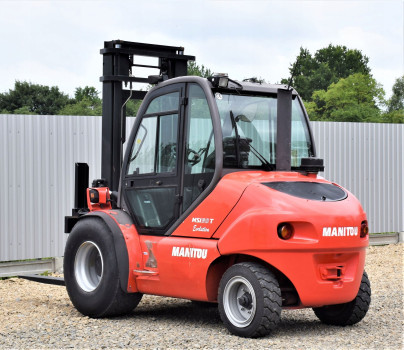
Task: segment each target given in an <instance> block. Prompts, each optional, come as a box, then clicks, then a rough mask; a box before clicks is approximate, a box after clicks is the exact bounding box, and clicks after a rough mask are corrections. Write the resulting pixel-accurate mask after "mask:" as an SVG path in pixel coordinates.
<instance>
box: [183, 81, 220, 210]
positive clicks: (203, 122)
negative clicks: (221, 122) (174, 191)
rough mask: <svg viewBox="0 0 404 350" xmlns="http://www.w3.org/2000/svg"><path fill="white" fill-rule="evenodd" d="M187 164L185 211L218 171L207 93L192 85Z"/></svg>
mask: <svg viewBox="0 0 404 350" xmlns="http://www.w3.org/2000/svg"><path fill="white" fill-rule="evenodd" d="M188 100H189V102H188V113H187V119H186V125H185V130H186V139H185V164H184V201H183V206H182V211H183V212H184V211H185V210H186V209H187V208H188V207H189V206H190V205H191V204H192V202H193V201H195V199H196V198H198V196H199V195H200V194H201V193H202V191H203V190H204V189H205V188H206V187H207V186H208V185H209V183H210V181H211V180H212V178H213V173H214V171H215V147H214V146H215V140H214V136H213V125H212V118H211V115H210V110H209V106H208V103H207V100H206V96H205V93H204V92H203V90H202V88H201V87H200V86H198V85H196V84H190V85H189V93H188Z"/></svg>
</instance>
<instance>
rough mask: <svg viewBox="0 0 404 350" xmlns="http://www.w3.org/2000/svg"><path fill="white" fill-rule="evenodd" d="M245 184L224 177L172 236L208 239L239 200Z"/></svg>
mask: <svg viewBox="0 0 404 350" xmlns="http://www.w3.org/2000/svg"><path fill="white" fill-rule="evenodd" d="M245 188H246V183H244V182H240V181H238V179H233V178H231V177H230V178H227V177H224V178H223V179H222V180H220V182H219V183H218V184H217V186H216V187H215V189H214V190H213V191H212V193H211V194H210V195H209V196H208V197H207V198H205V200H204V201H203V202H202V203H201V204H200V205H199V206H198V207H197V208H196V209H195V210H194V211H193V212H192V214H191V215H190V216H188V217H187V219H185V220H184V222H183V223H182V224H181V225H180V226H179V227H178V228H177V229H176V230H175V232H174V233H173V235H175V236H182V237H200V238H210V237H212V235H213V234H214V232H215V231H216V230H217V228H218V227H219V226H220V224H221V223H222V222H223V220H224V219H225V217H226V216H227V215H229V213H230V212H231V210H232V209H233V207H234V206H235V205H236V203H237V201H238V200H239V199H240V197H241V195H242V193H243V191H244V189H245Z"/></svg>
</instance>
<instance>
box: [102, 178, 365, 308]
mask: <svg viewBox="0 0 404 350" xmlns="http://www.w3.org/2000/svg"><path fill="white" fill-rule="evenodd" d="M270 181H277V182H279V181H295V182H296V181H305V182H310V181H313V182H323V183H329V182H328V181H326V180H324V179H322V178H317V177H316V176H313V175H309V176H306V175H303V174H300V173H295V172H270V173H269V172H260V171H245V172H236V173H231V174H228V175H226V176H224V177H223V178H222V180H221V181H220V182H219V183H218V185H217V186H216V188H215V189H214V190H213V191H212V193H210V194H209V196H208V197H207V198H206V199H205V200H204V201H203V202H202V203H201V204H200V205H199V206H198V207H197V208H196V209H195V210H194V212H192V213H191V214H190V215H189V216H188V217H187V218H186V219H185V220H184V222H183V223H182V224H181V225H180V226H179V227H178V228H177V229H176V230H175V231H174V233H173V234H172V235H171V236H157V235H156V236H154V235H139V234H138V232H137V231H136V228H135V226H134V225H133V224H122V223H119V220H117V218H116V215H114V210H105V211H104V212H106V213H107V214H108V215H110V216H111V217H112V218H113V219H114V220H115V221H116V222H117V223H118V225H119V226H120V228H121V231H122V233H123V236H124V238H125V241H126V245H127V249H128V254H129V265H130V266H129V278H128V291H129V292H137V291H139V292H142V293H147V294H156V295H164V296H171V297H179V298H186V299H194V300H210V301H213V300H215V298H216V293H217V287H218V282H219V281H220V278H221V274H222V273H223V272H224V270H225V269H226V268H227V267H228V265H227V264H230V263H231V261H232V260H231V258H227V259H226V258H225V257H226V256H227V257H236V256H244V257H248V256H251V257H254V259H260V260H261V261H263V262H264V263H266V264H268V265H270V266H272V267H273V268H275V269H276V270H278V271H280V272H281V273H282V274H283V275H285V276H286V277H287V278H288V279H289V280H290V281H291V283H292V284H293V285H294V287H295V289H296V291H297V293H298V295H299V300H300V304H299V306H300V307H313V306H321V305H329V304H338V303H344V302H348V301H351V300H353V299H354V298H355V296H356V294H357V292H358V289H359V285H360V281H361V276H362V274H363V269H364V264H365V249H366V247H367V246H368V243H369V239H368V236H366V237H364V238H361V237H360V228H361V222H362V221H364V220H366V214H365V213H364V211H363V209H362V207H361V205H360V203H359V201H358V200H357V199H356V198H355V197H354V196H353V195H352V194H351V193H349V192H347V193H348V196H347V198H346V199H344V200H341V201H316V200H307V199H303V198H299V197H295V196H291V195H288V194H285V193H283V192H280V191H277V190H274V189H271V188H269V187H267V186H265V185H263V184H262V183H264V182H270ZM284 222H288V223H290V224H292V225H293V228H294V235H293V237H292V238H291V239H289V240H282V239H281V238H279V237H278V234H277V226H278V224H280V223H284ZM223 257H224V259H223ZM219 258H222V260H220V261H221V262H222V263H223V264H222V265H220V263H218V261H219V260H218V259H219ZM247 259H248V258H247ZM219 265H220V267H217V266H219Z"/></svg>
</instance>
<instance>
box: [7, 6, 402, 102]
mask: <svg viewBox="0 0 404 350" xmlns="http://www.w3.org/2000/svg"><path fill="white" fill-rule="evenodd" d="M116 39H121V40H126V41H134V42H145V43H153V44H161V45H170V46H183V47H185V54H188V55H194V56H196V62H197V64H199V65H202V64H203V65H204V66H205V67H207V68H209V69H211V70H212V71H213V72H220V73H228V74H229V77H230V78H232V79H236V80H241V79H244V78H250V77H259V78H262V79H265V81H267V82H270V83H277V82H280V80H281V79H282V78H287V77H289V67H290V65H291V64H292V63H293V62H294V61H295V59H296V56H297V55H298V54H299V51H300V47H303V48H305V49H308V50H309V51H310V52H311V53H312V54H314V53H315V52H316V51H317V50H319V49H321V48H324V47H327V46H328V45H329V44H333V45H344V46H346V47H347V48H349V49H358V50H361V51H362V53H363V54H364V55H366V56H367V57H368V58H369V66H370V68H371V73H372V75H373V77H374V78H375V79H376V81H377V82H378V83H380V84H381V85H382V86H383V88H384V90H385V92H386V97H389V96H390V95H391V89H392V86H393V84H394V82H395V80H396V79H397V78H398V77H400V76H402V75H403V74H404V53H403V51H404V1H403V0H384V1H376V0H358V1H355V0H351V1H340V0H327V1H326V0H317V1H305V0H300V1H293V0H283V1H281V0H273V1H270V0H250V1H242V0H215V1H213V0H210V1H208V0H187V1H186V0H185V1H184V0H159V1H157V0H144V1H137V0H136V1H135V0H132V1H129V0H115V1H102V0H81V1H73V0H53V1H37V0H30V1H22V0H13V1H8V0H0V47H1V48H0V52H1V54H0V93H4V92H8V91H9V89H13V88H14V82H15V81H16V80H19V81H28V82H31V83H34V84H41V85H48V86H58V87H59V88H60V90H61V91H63V92H65V93H67V94H69V95H70V96H71V97H73V96H74V91H75V89H76V88H77V87H84V86H94V87H96V89H97V90H98V91H101V90H102V85H101V83H100V81H99V78H100V76H101V75H102V56H101V55H100V49H101V48H103V46H104V41H110V40H116ZM141 63H150V64H154V63H155V62H154V61H153V60H152V61H147V62H146V61H144V60H142V61H141ZM134 74H135V75H138V76H142V75H145V74H155V72H150V73H144V72H142V71H136V70H135V71H134Z"/></svg>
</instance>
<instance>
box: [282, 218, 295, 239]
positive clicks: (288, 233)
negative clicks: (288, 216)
mask: <svg viewBox="0 0 404 350" xmlns="http://www.w3.org/2000/svg"><path fill="white" fill-rule="evenodd" d="M293 233H294V229H293V226H292V225H291V224H289V223H287V222H286V223H285V222H283V223H281V224H279V225H278V236H279V238H280V239H283V240H288V239H291V238H292V237H293Z"/></svg>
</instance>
